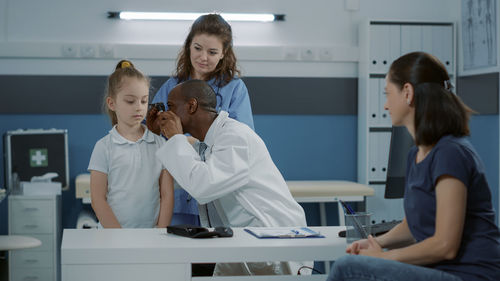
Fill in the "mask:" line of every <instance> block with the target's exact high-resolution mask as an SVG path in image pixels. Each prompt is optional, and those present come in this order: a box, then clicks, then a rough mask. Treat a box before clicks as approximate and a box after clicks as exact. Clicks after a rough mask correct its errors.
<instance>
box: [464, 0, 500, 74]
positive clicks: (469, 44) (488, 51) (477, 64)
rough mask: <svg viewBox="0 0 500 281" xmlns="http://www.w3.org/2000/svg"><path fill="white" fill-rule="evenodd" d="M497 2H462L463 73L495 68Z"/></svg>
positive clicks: (481, 0)
mask: <svg viewBox="0 0 500 281" xmlns="http://www.w3.org/2000/svg"><path fill="white" fill-rule="evenodd" d="M496 2H497V0H462V7H461V10H462V15H461V16H462V20H461V25H462V26H461V28H462V59H463V61H462V66H463V67H462V68H463V71H469V70H479V69H484V68H491V67H496V66H497V60H498V58H497V22H496V21H497V7H496V5H497V3H496Z"/></svg>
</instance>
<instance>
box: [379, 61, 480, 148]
mask: <svg viewBox="0 0 500 281" xmlns="http://www.w3.org/2000/svg"><path fill="white" fill-rule="evenodd" d="M388 77H389V80H390V81H391V82H392V83H394V84H395V85H397V86H398V87H399V89H400V90H401V89H403V86H404V84H406V83H410V84H411V85H412V86H413V89H414V91H415V92H414V98H413V101H414V103H413V105H414V106H415V123H414V126H415V144H416V145H435V144H436V143H437V142H438V141H439V139H440V138H441V137H443V136H446V135H453V136H456V137H462V136H467V135H469V133H470V131H469V117H470V115H471V113H473V111H472V110H471V109H470V108H469V107H468V106H467V105H465V104H464V103H463V102H462V100H461V99H460V98H459V97H458V96H457V95H455V94H454V93H453V85H452V84H451V81H450V77H449V76H448V73H447V71H446V68H445V67H444V65H443V64H442V63H441V62H440V61H439V60H438V59H437V58H436V57H434V56H432V55H430V54H427V53H424V52H414V53H409V54H406V55H404V56H402V57H400V58H398V59H397V60H395V61H394V62H393V63H392V65H391V68H390V69H389V75H388Z"/></svg>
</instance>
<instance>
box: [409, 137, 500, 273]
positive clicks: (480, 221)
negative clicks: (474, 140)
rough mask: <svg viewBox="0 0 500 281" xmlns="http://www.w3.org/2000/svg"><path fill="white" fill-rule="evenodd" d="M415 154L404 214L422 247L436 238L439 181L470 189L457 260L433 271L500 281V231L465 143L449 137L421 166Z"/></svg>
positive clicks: (481, 172)
mask: <svg viewBox="0 0 500 281" xmlns="http://www.w3.org/2000/svg"><path fill="white" fill-rule="evenodd" d="M416 156H417V148H416V147H413V148H412V149H411V150H410V152H409V153H408V163H407V169H406V189H405V196H404V209H405V216H406V220H407V222H408V226H409V228H410V231H411V233H412V235H413V237H414V238H415V239H416V240H417V242H420V241H422V240H424V239H427V238H429V237H430V236H432V235H433V234H434V232H435V222H436V193H435V187H436V181H437V180H438V178H439V177H440V176H442V175H448V176H452V177H454V178H457V179H458V180H460V181H461V182H463V183H464V185H465V186H466V187H467V210H466V214H465V225H464V230H463V235H462V242H461V245H460V249H459V252H458V254H457V256H456V257H455V259H453V260H449V261H442V262H439V263H437V264H433V265H429V267H433V268H436V269H439V270H443V271H446V272H448V273H451V274H455V275H458V276H460V277H461V278H462V279H463V280H464V281H471V280H472V281H474V280H478V281H479V280H500V231H499V229H498V227H497V226H496V225H495V223H494V220H495V213H494V211H493V207H492V203H491V192H490V188H489V186H488V182H487V181H486V176H485V171H484V165H483V163H482V161H481V159H480V158H479V156H478V154H477V153H476V151H475V150H474V148H473V147H472V145H471V144H470V142H469V141H468V140H467V139H466V138H456V137H453V136H445V137H443V138H441V139H440V140H439V142H438V143H437V144H436V145H435V146H434V147H433V148H432V150H431V151H430V152H429V154H428V155H427V156H426V157H425V158H424V160H422V161H421V162H420V163H418V164H417V163H416Z"/></svg>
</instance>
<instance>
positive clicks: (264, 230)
mask: <svg viewBox="0 0 500 281" xmlns="http://www.w3.org/2000/svg"><path fill="white" fill-rule="evenodd" d="M244 230H245V231H246V232H248V233H249V234H251V235H253V236H255V237H257V238H259V239H295V238H325V236H323V235H321V233H320V232H318V231H314V230H312V229H310V228H309V227H246V228H244Z"/></svg>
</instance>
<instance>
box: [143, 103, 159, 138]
mask: <svg viewBox="0 0 500 281" xmlns="http://www.w3.org/2000/svg"><path fill="white" fill-rule="evenodd" d="M157 115H158V109H156V107H154V106H153V107H151V109H150V110H149V111H148V113H147V114H146V126H147V127H148V129H149V130H150V131H151V132H153V133H155V134H157V135H159V134H160V133H161V132H160V125H159V124H158V122H157V121H158V118H157V117H158V116H157Z"/></svg>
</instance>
